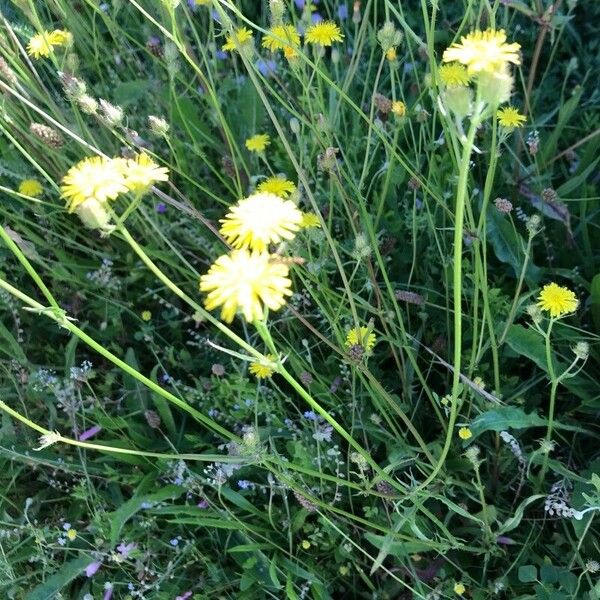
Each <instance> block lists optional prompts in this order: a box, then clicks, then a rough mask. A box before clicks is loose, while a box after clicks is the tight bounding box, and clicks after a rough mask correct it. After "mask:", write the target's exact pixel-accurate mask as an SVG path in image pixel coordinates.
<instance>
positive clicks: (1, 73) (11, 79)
mask: <svg viewBox="0 0 600 600" xmlns="http://www.w3.org/2000/svg"><path fill="white" fill-rule="evenodd" d="M0 77H2V78H3V79H6V81H8V83H11V84H12V85H14V84H15V83H17V76H16V75H15V73H14V71H13V70H12V69H11V68H10V67H9V66H8V63H7V62H6V61H5V60H4V59H3V58H2V57H1V56H0Z"/></svg>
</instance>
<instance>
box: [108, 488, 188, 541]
mask: <svg viewBox="0 0 600 600" xmlns="http://www.w3.org/2000/svg"><path fill="white" fill-rule="evenodd" d="M184 491H185V490H184V488H182V487H181V486H178V485H168V486H166V487H165V488H163V489H161V490H160V491H158V492H155V493H154V494H140V495H139V496H134V497H133V498H131V500H128V501H127V502H125V504H123V506H121V508H119V509H117V510H116V511H114V512H113V513H111V514H110V515H109V520H110V543H111V545H112V546H114V545H115V544H116V543H117V540H118V539H119V535H120V533H121V529H122V528H123V525H125V523H126V522H127V521H128V520H129V519H131V517H133V515H135V513H137V512H138V511H139V510H141V509H142V506H143V505H144V504H146V503H150V504H151V503H154V502H162V501H163V500H172V499H175V498H179V496H181V495H182V494H183V492H184Z"/></svg>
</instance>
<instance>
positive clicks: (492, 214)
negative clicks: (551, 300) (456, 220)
mask: <svg viewBox="0 0 600 600" xmlns="http://www.w3.org/2000/svg"><path fill="white" fill-rule="evenodd" d="M486 225H487V236H488V239H489V240H490V242H491V244H492V248H493V250H494V254H495V255H496V258H497V259H498V260H499V261H501V262H503V263H505V264H508V265H510V266H511V267H512V270H513V272H514V275H515V278H517V277H519V276H520V275H521V270H522V269H523V262H524V260H525V248H526V243H525V241H524V239H523V238H522V236H521V235H520V234H519V233H518V232H517V231H516V229H515V227H514V225H513V224H512V223H511V222H510V221H509V220H508V219H507V218H506V217H504V216H503V215H502V214H501V213H500V212H498V211H497V210H496V209H495V208H492V207H490V208H489V209H488V211H487V221H486ZM540 278H541V270H540V269H539V267H536V266H535V265H534V264H533V263H532V262H531V261H530V262H529V264H528V265H527V269H526V271H525V281H526V282H527V284H528V285H529V286H530V287H535V286H537V284H538V282H539V280H540Z"/></svg>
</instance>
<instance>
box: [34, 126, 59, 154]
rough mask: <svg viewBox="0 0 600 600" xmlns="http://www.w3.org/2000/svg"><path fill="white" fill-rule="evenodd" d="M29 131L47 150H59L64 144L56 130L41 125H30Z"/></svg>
mask: <svg viewBox="0 0 600 600" xmlns="http://www.w3.org/2000/svg"><path fill="white" fill-rule="evenodd" d="M29 131H31V133H33V135H35V137H36V138H38V140H40V141H41V142H42V143H43V144H45V145H46V146H48V147H49V148H60V147H61V146H62V145H63V144H64V143H65V141H64V139H63V137H62V135H60V133H59V132H58V131H56V129H52V127H48V126H47V125H43V124H42V123H31V125H30V126H29Z"/></svg>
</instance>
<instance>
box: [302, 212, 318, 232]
mask: <svg viewBox="0 0 600 600" xmlns="http://www.w3.org/2000/svg"><path fill="white" fill-rule="evenodd" d="M300 227H303V228H309V227H321V221H320V220H319V217H318V216H317V215H315V213H302V221H300Z"/></svg>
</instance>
